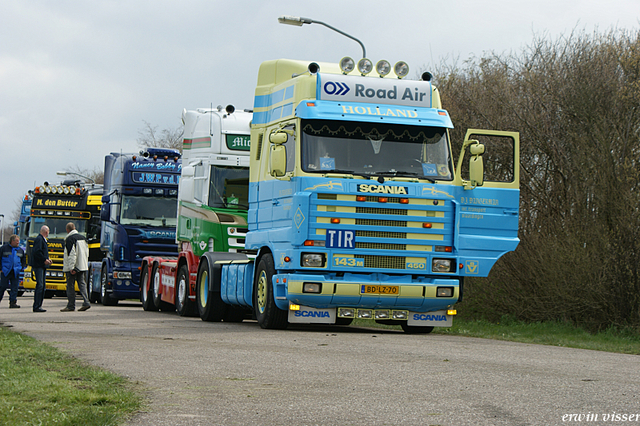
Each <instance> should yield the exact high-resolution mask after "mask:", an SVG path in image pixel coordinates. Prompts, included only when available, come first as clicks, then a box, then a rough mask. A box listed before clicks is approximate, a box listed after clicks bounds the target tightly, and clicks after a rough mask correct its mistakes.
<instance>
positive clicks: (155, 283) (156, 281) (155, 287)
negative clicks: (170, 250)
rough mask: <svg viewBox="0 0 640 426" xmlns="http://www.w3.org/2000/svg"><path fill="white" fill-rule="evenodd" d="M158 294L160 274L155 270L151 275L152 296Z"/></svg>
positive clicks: (156, 296) (157, 295)
mask: <svg viewBox="0 0 640 426" xmlns="http://www.w3.org/2000/svg"><path fill="white" fill-rule="evenodd" d="M159 296H160V274H159V273H158V272H157V271H156V273H155V275H154V276H153V297H155V298H156V299H157V298H158V297H159Z"/></svg>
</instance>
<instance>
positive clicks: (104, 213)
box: [100, 197, 111, 222]
mask: <svg viewBox="0 0 640 426" xmlns="http://www.w3.org/2000/svg"><path fill="white" fill-rule="evenodd" d="M102 198H103V201H104V197H102ZM108 198H109V197H107V200H108ZM110 216H111V204H109V203H108V202H107V203H105V204H103V205H102V207H101V208H100V220H101V221H103V222H109V217H110Z"/></svg>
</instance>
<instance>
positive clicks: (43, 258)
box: [29, 225, 51, 312]
mask: <svg viewBox="0 0 640 426" xmlns="http://www.w3.org/2000/svg"><path fill="white" fill-rule="evenodd" d="M48 236H49V227H48V226H47V225H43V226H42V228H40V235H38V236H37V237H36V239H35V240H34V241H33V248H32V249H31V255H30V256H29V265H31V273H32V274H33V277H34V278H35V279H36V290H35V292H34V295H33V312H47V311H46V310H45V309H42V302H43V300H44V292H45V290H46V287H47V286H46V283H45V274H44V270H45V269H46V268H48V267H49V265H51V259H49V246H48V243H47V237H48Z"/></svg>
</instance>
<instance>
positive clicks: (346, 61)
mask: <svg viewBox="0 0 640 426" xmlns="http://www.w3.org/2000/svg"><path fill="white" fill-rule="evenodd" d="M355 67H356V62H355V61H354V60H353V59H351V58H350V57H348V56H345V57H344V58H342V59H340V69H341V70H342V72H343V74H349V73H350V72H351V71H353V70H354V68H355Z"/></svg>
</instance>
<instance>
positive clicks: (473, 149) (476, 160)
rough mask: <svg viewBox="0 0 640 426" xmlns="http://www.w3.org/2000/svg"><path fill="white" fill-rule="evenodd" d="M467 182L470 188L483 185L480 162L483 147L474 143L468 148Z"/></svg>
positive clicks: (482, 168)
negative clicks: (469, 183)
mask: <svg viewBox="0 0 640 426" xmlns="http://www.w3.org/2000/svg"><path fill="white" fill-rule="evenodd" d="M469 153H470V154H471V158H470V159H469V180H470V181H471V185H472V186H482V185H483V184H484V163H483V162H482V154H484V145H483V144H481V143H477V142H476V143H475V144H473V145H471V146H469Z"/></svg>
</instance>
